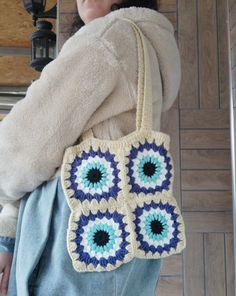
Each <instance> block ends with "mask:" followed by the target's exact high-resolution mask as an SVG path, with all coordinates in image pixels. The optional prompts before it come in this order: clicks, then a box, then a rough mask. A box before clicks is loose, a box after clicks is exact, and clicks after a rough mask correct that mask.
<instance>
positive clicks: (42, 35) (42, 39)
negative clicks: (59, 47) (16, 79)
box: [23, 0, 57, 72]
mask: <svg viewBox="0 0 236 296" xmlns="http://www.w3.org/2000/svg"><path fill="white" fill-rule="evenodd" d="M23 3H24V7H25V9H26V10H27V12H28V13H30V14H31V15H32V20H33V25H34V26H36V27H37V29H38V30H37V31H36V32H33V33H32V35H31V64H30V65H31V67H32V68H34V69H35V70H36V71H39V72H41V71H42V70H43V68H44V67H45V66H46V65H47V64H48V63H50V62H51V61H52V60H53V59H54V58H55V48H56V34H55V33H54V32H53V31H52V27H53V26H52V24H51V23H50V22H48V21H45V20H43V21H38V22H37V20H38V19H39V18H55V19H56V18H57V4H55V6H54V7H53V8H51V9H50V10H48V11H46V12H45V11H44V10H45V7H46V0H23Z"/></svg>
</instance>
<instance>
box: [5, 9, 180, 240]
mask: <svg viewBox="0 0 236 296" xmlns="http://www.w3.org/2000/svg"><path fill="white" fill-rule="evenodd" d="M120 16H121V17H126V18H130V19H132V20H133V21H134V22H136V23H137V25H138V26H139V27H140V28H141V30H142V32H143V33H144V35H145V37H146V41H147V46H148V51H149V55H150V61H151V71H152V82H153V116H154V118H153V123H154V126H153V129H154V130H157V131H158V130H160V120H161V112H162V111H166V110H168V109H169V108H170V107H171V106H172V104H173V102H174V101H175V99H176V97H177V93H178V90H179V85H180V78H181V72H180V56H179V51H178V48H177V44H176V41H175V38H174V29H173V26H172V24H171V23H170V21H169V20H168V19H167V18H166V17H165V16H164V15H162V14H161V13H158V12H156V11H154V10H151V9H147V8H137V7H131V8H125V9H120V10H116V11H113V12H111V13H109V14H108V15H106V16H105V17H101V18H97V19H95V20H93V21H92V22H90V23H88V24H87V25H86V26H84V27H83V28H81V29H80V30H79V31H78V32H76V33H75V34H74V35H73V36H72V37H70V38H69V39H68V40H67V41H66V42H65V43H64V45H63V47H62V49H61V51H60V53H59V55H58V56H57V58H56V59H55V60H54V61H52V62H51V63H49V64H48V65H47V66H46V67H45V68H44V69H43V71H42V72H41V75H40V78H39V79H38V80H36V81H34V82H33V83H32V84H31V85H30V87H29V88H28V90H27V92H26V96H25V98H24V99H23V100H21V101H19V102H18V103H17V104H15V106H14V107H13V109H12V110H11V112H10V113H9V114H8V115H7V116H6V117H5V119H4V120H3V121H2V123H1V124H0V203H1V204H3V205H4V207H3V210H2V212H1V214H0V235H2V236H10V237H15V231H16V222H17V215H18V207H19V202H20V199H21V198H22V197H23V196H24V194H25V193H27V192H31V191H33V190H34V189H35V188H36V187H38V186H39V185H40V184H42V183H43V182H44V181H46V180H49V179H51V178H53V177H54V176H57V175H59V174H60V166H61V163H62V159H63V154H64V151H65V149H66V148H67V147H68V146H71V145H73V144H75V143H78V139H79V137H80V135H81V134H82V132H83V131H85V130H87V129H89V128H91V127H92V128H93V132H94V135H95V136H96V137H98V138H101V139H112V140H114V139H118V138H119V137H122V136H124V135H126V134H128V133H130V132H132V131H134V130H135V116H136V113H135V112H136V103H137V78H138V77H137V73H138V64H137V60H138V58H137V48H136V39H135V35H134V31H133V29H132V27H131V26H130V24H129V23H127V22H125V21H123V20H120V19H119V17H120ZM32 210H33V209H32Z"/></svg>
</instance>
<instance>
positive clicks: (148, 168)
mask: <svg viewBox="0 0 236 296" xmlns="http://www.w3.org/2000/svg"><path fill="white" fill-rule="evenodd" d="M155 171H156V166H155V164H154V163H152V162H150V161H148V162H146V163H145V164H144V166H143V173H144V174H145V175H146V176H149V177H151V176H152V175H154V174H155Z"/></svg>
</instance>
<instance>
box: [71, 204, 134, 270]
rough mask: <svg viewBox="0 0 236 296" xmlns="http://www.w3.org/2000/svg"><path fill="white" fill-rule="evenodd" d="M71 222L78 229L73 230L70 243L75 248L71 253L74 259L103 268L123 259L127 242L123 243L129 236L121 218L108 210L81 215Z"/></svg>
mask: <svg viewBox="0 0 236 296" xmlns="http://www.w3.org/2000/svg"><path fill="white" fill-rule="evenodd" d="M75 223H76V224H77V225H78V228H77V229H76V230H73V231H74V232H75V234H76V238H75V239H73V240H72V241H73V242H75V243H76V245H77V247H76V249H75V250H74V251H73V253H76V254H78V259H77V260H79V261H81V262H84V263H85V264H86V265H89V264H92V265H93V266H94V267H97V266H98V265H99V266H102V267H104V268H106V266H107V265H108V264H111V265H114V266H115V265H116V264H117V262H119V261H124V260H125V257H126V255H127V254H128V253H129V252H128V249H127V246H128V245H129V244H130V243H129V242H128V241H127V237H128V236H129V233H128V232H127V231H126V230H125V227H126V225H127V223H125V222H124V215H122V214H121V213H119V212H117V211H114V212H113V213H110V212H109V211H108V210H107V211H106V212H105V213H102V212H101V211H98V212H97V213H96V214H92V213H91V212H90V214H89V215H88V216H86V215H84V214H82V215H81V216H80V218H79V220H78V221H76V222H75Z"/></svg>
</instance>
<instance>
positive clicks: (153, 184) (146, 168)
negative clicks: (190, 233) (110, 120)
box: [61, 18, 186, 272]
mask: <svg viewBox="0 0 236 296" xmlns="http://www.w3.org/2000/svg"><path fill="white" fill-rule="evenodd" d="M122 19H123V20H125V21H127V22H129V23H131V25H132V28H133V29H134V32H135V35H136V40H137V48H138V59H139V72H138V100H137V116H136V130H135V131H134V132H132V133H129V134H128V135H126V136H124V137H121V138H119V139H118V140H104V139H98V138H96V137H94V135H93V132H92V129H90V130H88V131H86V132H84V133H83V135H82V141H81V142H80V143H79V144H78V145H75V146H71V147H68V148H67V149H66V151H65V154H64V158H63V163H62V170H61V181H62V187H63V191H64V194H65V198H66V200H67V203H68V206H69V207H70V210H71V214H70V217H69V221H68V229H67V250H68V253H69V255H70V258H71V260H72V265H73V267H74V269H75V270H76V271H77V272H85V271H90V272H94V271H97V272H100V271H110V270H114V269H116V268H118V267H119V266H121V265H122V264H125V263H127V262H129V261H130V260H132V259H133V258H134V257H137V258H144V259H159V258H164V257H168V256H171V255H172V254H176V253H180V252H181V251H182V250H183V249H184V248H185V247H186V237H185V226H184V221H183V217H182V215H181V212H180V209H179V207H178V205H177V202H176V199H175V197H174V196H173V182H174V166H173V160H172V156H171V154H170V152H169V148H170V147H169V146H170V136H169V135H168V134H165V133H163V132H160V131H155V130H152V85H151V78H150V64H149V56H148V54H147V49H146V45H145V37H144V35H143V33H142V32H141V30H140V29H139V27H138V26H137V25H136V24H135V23H134V22H133V21H131V20H129V19H126V18H122Z"/></svg>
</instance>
